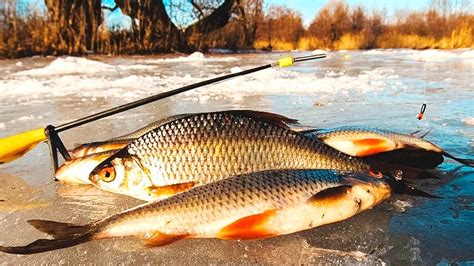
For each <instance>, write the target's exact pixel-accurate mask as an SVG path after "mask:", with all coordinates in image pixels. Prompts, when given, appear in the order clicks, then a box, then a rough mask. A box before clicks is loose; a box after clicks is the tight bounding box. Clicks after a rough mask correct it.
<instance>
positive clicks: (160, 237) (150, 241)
mask: <svg viewBox="0 0 474 266" xmlns="http://www.w3.org/2000/svg"><path fill="white" fill-rule="evenodd" d="M188 236H189V235H188V234H185V235H168V234H163V233H161V232H152V233H147V234H145V235H143V236H142V239H143V240H144V245H145V246H147V247H160V246H166V245H169V244H172V243H173V242H176V241H178V240H181V239H183V238H186V237H188Z"/></svg>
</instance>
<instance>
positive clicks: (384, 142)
mask: <svg viewBox="0 0 474 266" xmlns="http://www.w3.org/2000/svg"><path fill="white" fill-rule="evenodd" d="M352 143H353V144H354V145H355V146H356V147H358V148H359V151H358V152H357V154H356V155H357V156H359V157H365V156H369V155H373V154H377V153H381V152H386V151H392V150H394V149H395V148H396V147H395V144H394V143H393V141H390V140H388V139H384V138H368V139H356V140H353V141H352Z"/></svg>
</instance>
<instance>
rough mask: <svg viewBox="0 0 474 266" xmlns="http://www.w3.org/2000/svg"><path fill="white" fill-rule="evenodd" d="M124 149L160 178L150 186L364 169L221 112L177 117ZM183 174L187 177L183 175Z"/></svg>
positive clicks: (313, 144) (278, 130) (294, 136)
mask: <svg viewBox="0 0 474 266" xmlns="http://www.w3.org/2000/svg"><path fill="white" fill-rule="evenodd" d="M127 151H128V153H129V154H130V155H135V156H137V157H138V158H139V160H140V161H141V162H142V164H143V165H144V166H145V167H148V168H149V169H150V172H152V173H155V172H158V173H160V175H159V176H160V178H161V179H162V180H155V179H153V183H154V184H156V185H161V184H172V183H177V182H185V181H194V180H195V179H197V180H199V181H200V182H202V183H208V182H213V181H216V180H219V179H221V178H223V177H225V176H230V175H235V174H240V173H247V172H252V171H258V170H264V169H271V168H282V167H285V168H306V167H307V168H309V167H311V168H327V169H343V170H353V171H354V170H367V169H368V168H369V167H368V165H367V164H365V163H363V162H361V161H359V162H355V161H348V160H347V158H344V157H343V156H341V155H340V154H339V153H338V152H337V151H334V150H332V149H329V148H328V147H327V146H325V145H323V144H322V143H320V142H318V141H316V140H310V139H308V138H306V137H304V136H302V135H300V134H298V133H295V132H292V131H290V130H288V129H286V128H283V127H279V126H275V125H271V124H269V123H266V122H262V121H258V120H255V119H253V118H249V117H245V116H243V115H235V114H232V113H224V112H221V113H205V114H198V115H194V116H191V117H184V118H178V119H177V120H175V121H171V122H169V123H168V124H165V125H164V126H161V127H158V128H156V129H154V130H152V131H150V132H148V133H147V134H145V135H143V136H142V137H140V138H138V139H137V140H136V141H134V142H132V143H131V144H130V145H129V146H128V148H127ZM341 159H342V160H341ZM348 162H349V163H348ZM189 163H191V166H189V165H188V164H189ZM189 176H192V177H193V180H190V179H189V178H186V177H189Z"/></svg>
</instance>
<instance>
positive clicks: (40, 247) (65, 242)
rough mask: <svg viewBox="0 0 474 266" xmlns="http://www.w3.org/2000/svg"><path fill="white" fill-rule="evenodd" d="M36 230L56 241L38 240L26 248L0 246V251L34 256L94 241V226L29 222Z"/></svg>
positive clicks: (42, 221) (41, 221)
mask: <svg viewBox="0 0 474 266" xmlns="http://www.w3.org/2000/svg"><path fill="white" fill-rule="evenodd" d="M28 222H29V223H30V224H31V225H33V226H34V227H35V228H36V229H38V230H39V231H41V232H45V233H47V234H49V235H52V236H53V237H54V239H38V240H36V241H34V242H31V243H30V244H28V245H26V246H15V247H8V246H0V251H2V252H6V253H11V254H34V253H41V252H46V251H50V250H56V249H62V248H68V247H72V246H76V245H79V244H82V243H85V242H88V241H91V240H93V235H94V231H93V230H92V229H93V226H92V225H82V226H80V225H73V224H69V223H59V222H53V221H45V220H30V221H28Z"/></svg>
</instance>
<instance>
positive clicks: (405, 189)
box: [387, 179, 441, 199]
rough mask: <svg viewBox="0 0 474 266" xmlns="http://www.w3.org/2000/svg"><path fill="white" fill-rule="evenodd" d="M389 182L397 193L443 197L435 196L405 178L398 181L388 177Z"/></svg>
mask: <svg viewBox="0 0 474 266" xmlns="http://www.w3.org/2000/svg"><path fill="white" fill-rule="evenodd" d="M387 182H388V184H389V185H390V187H391V188H392V191H393V192H394V193H395V194H405V195H412V196H418V197H425V198H438V199H439V198H441V197H439V196H435V195H432V194H430V193H428V192H425V191H423V190H420V189H418V188H416V187H414V186H413V185H412V184H410V183H409V182H407V181H405V180H403V181H397V180H393V179H388V180H387Z"/></svg>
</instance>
